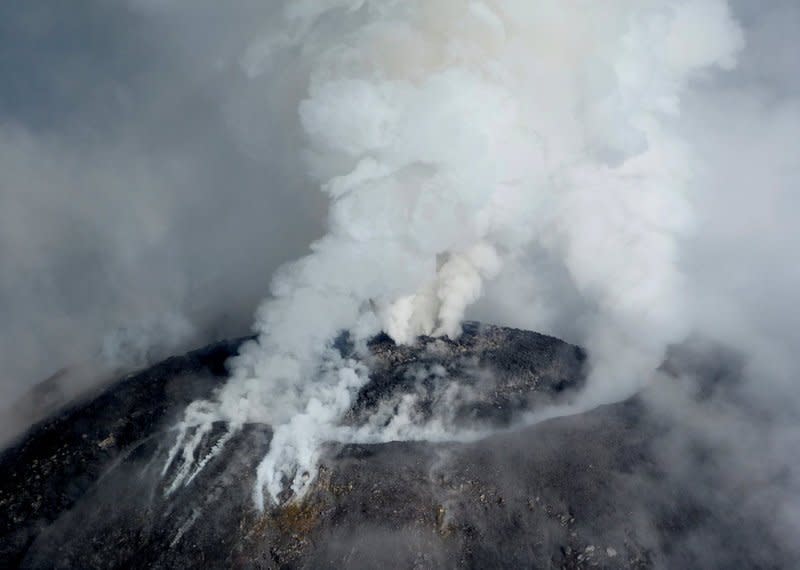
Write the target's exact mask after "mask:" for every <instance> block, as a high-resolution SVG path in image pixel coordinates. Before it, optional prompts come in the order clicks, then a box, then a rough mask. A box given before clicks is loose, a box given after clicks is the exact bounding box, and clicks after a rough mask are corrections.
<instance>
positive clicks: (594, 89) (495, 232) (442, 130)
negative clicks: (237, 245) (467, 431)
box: [170, 0, 743, 507]
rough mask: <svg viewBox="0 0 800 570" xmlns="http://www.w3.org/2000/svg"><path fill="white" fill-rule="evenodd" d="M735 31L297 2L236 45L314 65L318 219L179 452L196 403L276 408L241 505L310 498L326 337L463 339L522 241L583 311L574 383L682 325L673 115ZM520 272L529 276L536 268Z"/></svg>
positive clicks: (343, 372)
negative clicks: (305, 249)
mask: <svg viewBox="0 0 800 570" xmlns="http://www.w3.org/2000/svg"><path fill="white" fill-rule="evenodd" d="M742 45H743V38H742V33H741V32H740V30H739V28H738V26H737V24H736V23H735V21H734V20H733V18H732V16H731V14H730V13H729V10H728V6H727V4H726V2H725V1H724V0H673V1H667V0H614V1H607V2H594V1H589V0H583V1H581V0H573V1H567V2H565V1H562V0H552V1H547V0H543V1H538V2H530V1H527V0H526V1H515V0H504V1H501V0H483V1H479V0H475V1H467V0H416V1H415V0H409V1H403V2H399V1H396V0H338V1H335V2H334V1H331V0H324V1H323V0H304V1H299V2H291V3H288V4H287V6H286V8H285V9H284V11H283V16H282V18H279V19H278V20H277V21H276V22H275V23H274V24H273V27H270V28H269V29H267V30H265V31H264V33H263V36H262V39H261V40H259V41H256V42H254V43H253V44H252V45H251V46H250V48H249V49H248V50H247V52H246V54H245V55H244V57H243V58H242V65H243V66H244V67H245V69H246V71H247V73H248V74H249V75H250V76H251V77H254V78H256V77H259V76H262V75H268V74H269V73H270V72H271V70H272V68H273V66H274V65H277V63H275V62H277V61H282V62H284V63H285V60H286V58H287V57H289V58H297V61H296V62H295V63H296V65H297V66H298V68H299V69H307V70H308V91H307V96H306V98H305V99H304V100H303V101H302V102H301V103H300V105H299V107H298V109H297V112H298V117H299V121H300V122H301V125H302V128H303V130H304V132H305V134H306V137H307V141H308V143H307V144H308V147H307V150H308V162H309V165H310V169H311V171H312V172H313V175H314V176H315V177H316V178H317V179H318V180H319V183H320V186H321V189H322V190H323V192H325V193H326V194H327V195H328V196H329V198H330V211H329V223H328V233H327V234H326V235H325V236H324V237H323V238H322V239H320V240H318V241H317V242H315V243H314V244H313V245H312V252H311V253H310V254H309V255H308V256H306V257H304V258H303V259H301V260H299V261H297V262H295V263H293V264H291V265H289V266H286V267H284V268H283V270H282V271H281V272H280V273H279V275H278V276H277V277H276V278H275V279H274V282H273V285H272V291H271V297H270V299H269V300H267V301H266V302H265V303H264V304H263V306H262V307H261V308H260V310H259V312H258V317H257V321H256V330H257V332H258V335H259V337H258V340H257V342H253V343H250V344H248V345H246V346H245V347H244V349H243V350H242V352H241V354H240V356H238V357H237V358H236V359H235V360H234V362H233V367H232V375H231V378H230V380H229V382H228V384H227V385H226V386H225V387H224V389H222V390H221V391H220V393H219V394H218V399H217V401H215V402H207V403H204V404H203V405H199V406H194V407H192V408H190V410H189V411H188V412H187V415H186V418H185V419H184V423H183V424H182V431H181V437H180V438H179V443H178V444H176V445H180V442H181V441H182V440H183V439H184V438H186V440H187V442H188V443H187V446H186V448H185V449H184V451H183V456H184V457H185V458H186V461H192V460H193V459H192V458H193V457H194V451H195V448H196V446H197V441H198V438H197V437H193V436H192V435H191V434H192V433H194V434H195V435H196V434H198V433H200V434H201V435H202V433H205V432H206V431H208V426H209V425H210V422H213V421H225V422H228V423H229V425H230V429H231V430H236V429H238V427H239V426H241V425H242V424H244V423H246V422H263V423H268V424H270V425H272V426H273V428H274V436H273V440H272V444H271V448H270V451H269V453H268V455H267V456H266V457H265V458H264V460H263V462H262V463H261V465H260V467H259V469H258V483H257V488H256V490H255V500H256V503H257V505H258V506H259V507H263V506H264V500H265V497H264V491H266V492H267V494H268V496H269V501H271V502H273V503H274V502H280V500H281V496H282V493H283V492H284V491H285V485H286V483H287V482H288V485H289V487H290V489H291V492H292V494H293V496H294V497H300V496H302V495H303V493H304V492H305V491H306V490H307V488H308V486H309V485H310V483H311V482H312V481H313V478H314V473H315V467H316V462H317V461H318V455H319V446H320V444H321V443H322V442H324V441H325V440H329V439H332V438H342V437H343V436H342V434H341V430H340V429H337V425H338V423H339V421H340V420H341V417H342V416H343V414H344V413H345V412H346V411H347V410H348V409H349V408H350V406H351V404H352V402H353V398H354V397H355V395H356V393H357V391H358V389H359V388H360V387H361V386H363V385H364V383H365V382H366V381H367V379H368V370H366V369H365V368H364V367H363V365H361V364H359V363H357V362H355V361H351V360H346V361H345V360H343V359H342V358H341V356H340V355H339V354H338V351H336V350H335V349H334V348H332V341H333V339H334V338H336V336H337V335H338V334H339V333H340V332H341V331H345V330H347V331H350V332H351V334H352V335H353V336H354V338H355V339H356V342H357V344H358V342H360V341H363V340H364V339H366V338H368V337H369V336H370V335H372V334H374V333H376V332H378V331H379V330H384V331H386V332H387V333H388V334H389V335H390V336H392V337H393V338H394V339H395V341H397V342H401V343H409V342H413V341H414V339H415V338H416V337H417V336H418V335H420V334H428V335H441V336H444V335H447V336H451V337H455V336H457V335H458V334H459V332H460V323H461V320H462V318H463V316H464V313H465V310H466V309H467V307H469V306H470V305H471V304H472V303H474V302H475V301H476V300H478V298H479V297H480V296H481V293H482V290H483V288H484V287H485V285H486V282H487V280H491V279H493V278H495V277H497V276H498V275H502V273H503V270H504V267H506V266H515V267H519V266H520V264H518V263H517V260H518V259H519V258H520V257H521V256H524V255H527V254H529V253H530V252H531V251H534V250H538V251H544V252H546V253H547V255H549V256H550V257H551V258H555V259H557V260H558V262H559V263H560V264H561V265H562V266H563V269H564V271H565V272H566V275H568V277H569V279H570V280H571V282H572V285H573V286H574V288H575V289H576V290H577V291H578V292H579V293H580V295H581V296H582V297H583V299H584V301H585V303H586V306H587V307H589V309H590V312H589V315H590V316H589V317H587V318H585V321H584V322H583V323H582V325H581V326H582V327H583V328H584V330H585V337H586V346H587V349H588V350H589V354H590V358H591V362H592V372H591V377H590V381H589V387H588V390H587V392H586V394H585V395H584V400H583V403H582V404H581V405H583V406H588V405H594V404H597V403H602V402H609V401H614V400H617V399H620V398H623V397H625V396H627V395H630V394H631V393H633V392H634V391H635V390H636V389H638V388H639V387H641V385H642V384H643V383H644V382H646V381H647V379H648V378H649V376H650V375H651V372H652V371H653V370H654V369H655V368H656V367H657V366H658V364H659V363H660V361H661V359H662V358H663V355H664V350H665V347H666V346H667V345H668V344H669V343H672V342H676V341H680V340H681V339H682V338H684V336H685V335H686V334H687V333H688V332H689V329H690V327H691V322H690V320H689V317H688V316H687V312H686V307H685V301H684V296H683V278H682V275H681V271H680V269H679V265H678V258H679V251H680V247H681V243H682V240H684V239H685V238H686V237H687V236H688V235H690V234H691V231H692V226H693V217H692V211H691V207H690V204H689V201H688V197H687V193H688V188H689V184H690V182H691V180H692V178H693V176H694V168H693V164H692V160H691V149H690V147H689V145H688V143H687V141H685V140H683V139H682V138H681V137H680V136H679V135H678V133H677V131H676V130H675V129H674V128H672V121H673V119H674V118H675V117H676V116H678V115H679V114H680V110H681V107H680V101H681V97H682V96H683V95H684V94H685V93H686V91H687V89H689V84H690V82H691V81H692V80H695V79H698V78H701V77H702V75H703V74H704V73H706V72H708V71H709V70H711V69H713V68H722V69H728V68H731V67H732V66H733V65H734V63H735V58H736V55H737V52H738V51H739V50H740V49H741V47H742ZM526 267H527V266H526ZM517 275H518V276H520V277H521V278H524V279H529V280H531V281H532V282H533V283H536V280H537V272H536V268H535V267H528V269H527V270H526V272H525V273H522V274H520V273H517ZM385 423H386V422H385V421H382V422H380V424H381V425H385ZM389 425H392V424H391V423H390V424H389ZM395 425H396V424H395ZM376 429H378V428H376ZM395 432H397V433H394V432H392V433H394V435H391V434H387V437H398V436H400V434H402V433H403V431H402V430H395ZM406 436H409V435H408V434H406ZM350 437H353V438H366V439H370V438H371V439H376V436H375V434H374V433H373V434H365V433H364V432H363V429H362V430H361V431H360V432H357V433H355V434H351V436H350ZM409 437H410V436H409ZM193 442H194V443H193ZM223 443H224V442H223ZM178 453H179V451H178V447H176V448H175V450H174V453H172V454H171V456H170V461H172V459H173V458H174V457H175V456H176V455H177V454H178ZM201 463H202V462H201ZM199 467H200V468H202V464H200V466H199ZM187 469H188V468H187ZM184 471H185V472H183V475H182V476H183V477H184V478H186V477H191V475H190V474H189V472H188V471H186V470H184Z"/></svg>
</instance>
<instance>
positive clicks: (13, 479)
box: [0, 324, 784, 568]
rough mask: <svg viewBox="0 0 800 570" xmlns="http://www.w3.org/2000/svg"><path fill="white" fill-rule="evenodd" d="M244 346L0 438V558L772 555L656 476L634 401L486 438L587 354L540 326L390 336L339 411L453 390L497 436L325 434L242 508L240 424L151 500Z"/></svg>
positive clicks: (732, 520)
mask: <svg viewBox="0 0 800 570" xmlns="http://www.w3.org/2000/svg"><path fill="white" fill-rule="evenodd" d="M243 340H244V339H241V340H238V341H229V342H223V343H219V344H215V345H212V346H209V347H207V348H204V349H201V350H198V351H195V352H191V353H189V354H187V355H185V356H181V357H174V358H170V359H168V360H166V361H164V362H162V363H161V364H159V365H157V366H154V367H152V368H150V369H148V370H145V371H143V372H141V373H138V374H135V375H131V376H129V377H127V378H124V379H123V380H121V381H120V382H118V383H117V384H115V385H114V386H112V387H111V388H109V389H107V390H106V391H105V392H103V393H102V394H100V395H98V396H97V397H95V398H94V399H91V400H90V401H87V402H84V403H82V404H80V405H77V406H75V407H73V408H71V409H69V410H67V411H64V412H62V413H60V414H59V415H57V416H56V417H54V418H52V419H50V420H48V421H46V422H43V423H41V424H39V425H37V426H35V427H34V428H32V429H31V430H30V431H29V432H28V433H27V434H26V435H25V436H24V437H23V438H22V439H20V440H19V441H18V442H17V443H16V444H14V445H13V446H12V447H10V448H8V449H6V450H5V451H4V452H3V453H2V455H0V472H1V473H2V479H0V560H2V561H3V562H4V564H5V566H7V567H11V568H14V567H22V568H128V567H146V568H190V567H199V566H203V567H207V568H226V567H234V568H293V567H307V568H376V567H381V566H383V567H390V568H440V567H441V568H492V567H507V568H519V567H534V568H589V567H601V568H649V567H720V568H723V567H728V568H729V567H734V566H735V567H781V566H782V563H781V562H780V561H781V560H782V559H783V558H782V556H784V553H783V552H782V551H781V549H780V546H779V545H778V543H777V542H776V541H775V540H774V537H772V536H771V535H769V532H768V531H767V530H764V529H763V528H762V529H761V530H759V528H758V526H757V525H756V524H744V525H743V524H742V522H743V521H742V516H744V515H743V514H742V513H741V512H739V511H738V510H737V505H736V502H735V501H734V500H730V498H728V497H726V496H719V497H714V496H708V495H707V494H706V493H704V492H700V491H699V490H698V489H695V488H694V487H692V486H691V484H690V483H689V482H687V480H686V479H685V478H682V477H676V476H672V475H671V473H672V471H671V469H672V466H671V465H670V463H669V462H668V461H667V460H666V459H665V457H666V456H665V455H664V454H663V452H662V448H663V446H662V445H661V442H663V438H664V433H665V432H667V431H669V429H668V426H665V425H664V424H663V423H662V422H660V421H659V420H658V419H656V418H654V417H652V415H651V414H646V413H643V408H644V404H643V402H642V401H641V399H639V398H636V399H633V400H630V401H627V402H623V403H619V404H615V405H611V406H605V407H602V408H598V409H595V410H593V411H591V412H588V413H584V414H580V415H576V416H571V417H564V418H559V419H554V420H549V421H546V422H543V423H540V424H537V425H534V426H531V427H528V428H524V429H515V430H504V429H502V428H504V427H506V426H508V425H510V423H511V422H512V420H513V418H514V417H515V416H516V415H517V414H518V413H520V412H521V411H524V410H529V409H535V408H536V407H537V406H541V405H543V404H546V403H550V402H553V401H558V400H560V399H564V398H568V397H569V395H570V393H571V392H572V391H573V390H575V389H577V388H579V387H580V385H581V382H582V378H583V365H584V360H585V357H584V354H583V353H582V351H581V350H580V349H578V348H576V347H574V346H571V345H568V344H566V343H563V342H561V341H559V340H557V339H554V338H551V337H546V336H542V335H539V334H536V333H532V332H526V331H519V330H513V329H506V328H500V327H479V326H478V325H476V324H470V325H468V326H467V327H466V329H465V334H464V335H463V336H462V337H461V338H460V339H459V340H458V341H456V342H454V341H449V340H446V341H442V340H433V339H421V341H420V343H419V344H418V345H417V346H414V347H398V346H396V345H394V344H393V343H392V342H391V341H390V340H389V339H388V338H385V337H379V338H376V339H375V340H374V341H373V342H372V343H371V354H372V356H371V357H370V360H371V362H370V367H371V370H372V374H371V381H370V383H369V384H368V385H367V386H365V387H364V388H363V389H362V391H361V393H360V394H359V397H358V400H357V402H356V404H355V406H354V407H353V409H352V410H351V412H350V414H349V415H348V417H347V418H346V421H348V422H351V423H354V424H358V423H361V422H364V421H367V419H368V418H370V417H371V416H374V414H375V412H376V410H377V409H378V408H379V407H380V405H381V402H384V403H386V402H393V401H397V400H398V398H400V397H401V396H402V395H403V394H414V395H415V398H416V400H415V402H416V405H417V407H418V409H419V411H420V413H421V414H422V415H423V416H424V415H425V414H437V413H440V411H439V410H438V409H437V406H439V403H440V402H441V394H442V390H443V388H442V386H445V385H452V384H453V383H454V382H455V383H458V384H459V385H461V386H462V387H465V393H468V394H469V397H466V398H461V399H459V400H458V401H457V405H455V406H454V407H453V408H452V409H451V410H450V412H451V420H452V421H453V422H455V424H463V425H465V426H468V425H473V426H474V425H482V426H491V427H493V428H498V431H496V432H495V434H494V435H491V436H490V437H488V438H485V439H482V440H479V441H475V442H472V443H452V442H451V443H436V444H434V443H425V442H391V443H384V444H373V445H354V444H351V445H333V444H331V445H330V446H329V447H328V448H326V450H325V455H324V460H323V465H322V467H321V469H320V473H319V475H318V477H317V479H316V482H315V484H314V487H313V490H312V492H311V493H310V494H309V495H308V496H307V497H306V498H305V499H304V500H303V501H301V502H291V503H288V504H287V505H284V506H282V507H276V508H272V509H270V510H268V511H267V512H264V513H259V512H257V511H255V510H254V509H253V507H252V499H251V496H252V485H253V476H254V470H255V466H256V465H257V463H258V461H259V460H260V458H261V457H263V455H264V453H265V451H266V449H268V446H269V440H270V435H271V434H270V429H269V427H268V426H259V425H252V426H248V427H247V428H246V429H244V430H243V431H242V432H240V433H239V434H237V435H236V436H235V437H234V439H233V440H232V441H230V442H229V443H228V444H227V445H226V446H225V448H224V450H223V452H222V453H221V454H220V455H219V456H217V457H216V458H215V459H213V460H212V461H211V462H210V463H209V465H208V466H207V467H206V468H205V469H204V470H203V471H202V472H201V473H200V475H199V476H198V477H197V478H196V479H195V480H194V481H192V482H191V484H189V485H187V486H185V487H181V488H179V489H178V490H177V491H176V492H175V493H173V494H171V495H169V496H167V495H166V494H165V489H166V487H167V485H168V483H169V478H170V473H169V472H168V473H167V474H166V475H162V469H163V467H164V464H165V459H166V455H167V451H168V449H169V447H170V446H171V445H172V443H173V442H174V433H173V432H172V431H171V430H170V428H171V426H173V425H174V423H175V421H176V420H177V419H178V418H179V417H180V414H181V413H182V411H183V409H184V407H185V406H186V405H187V404H188V403H189V402H191V401H193V400H195V399H197V398H204V397H208V396H209V395H210V394H211V393H212V391H213V390H214V388H215V387H217V386H219V385H220V383H221V382H222V381H223V380H224V377H225V373H226V370H225V361H226V359H228V358H229V357H230V356H231V355H233V354H235V352H236V350H237V347H238V346H239V344H240V343H241V342H243ZM219 429H220V430H222V429H223V428H222V426H219ZM213 438H214V434H213V433H212V435H211V438H209V442H208V445H210V444H211V443H212V442H213ZM200 451H201V452H202V451H203V450H200ZM699 453H700V452H699ZM693 460H696V461H707V460H708V456H705V457H703V455H702V453H700V454H699V455H698V456H697V458H695V459H693ZM704 488H705V487H704ZM744 522H745V523H748V522H752V521H744ZM754 535H755V539H754ZM754 544H758V545H759V547H758V548H756V547H754V546H753V545H754Z"/></svg>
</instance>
